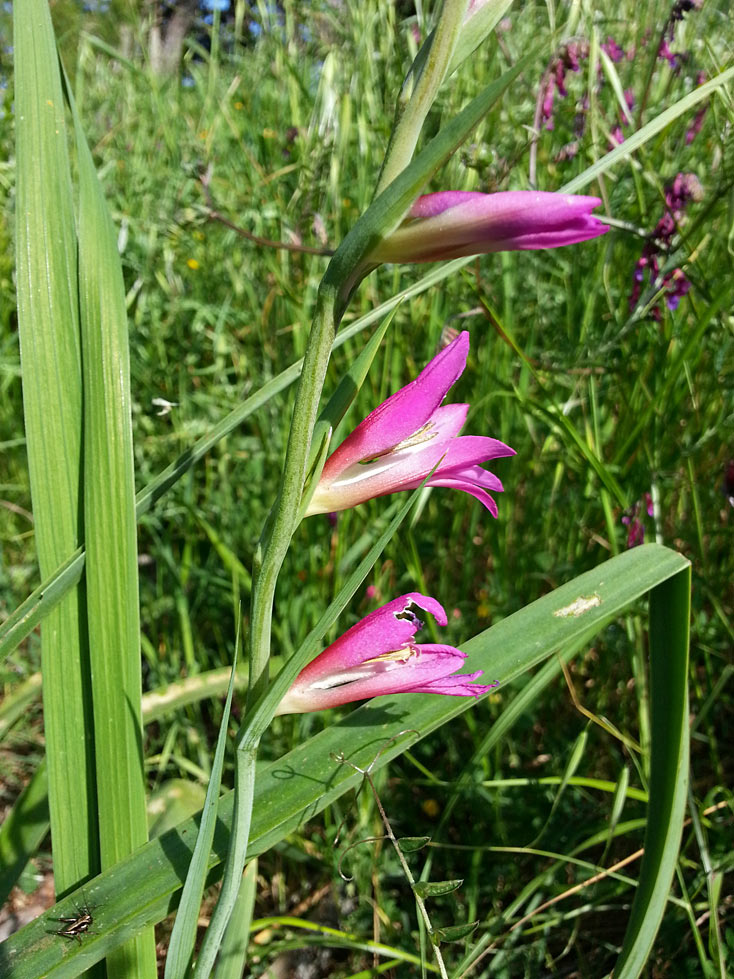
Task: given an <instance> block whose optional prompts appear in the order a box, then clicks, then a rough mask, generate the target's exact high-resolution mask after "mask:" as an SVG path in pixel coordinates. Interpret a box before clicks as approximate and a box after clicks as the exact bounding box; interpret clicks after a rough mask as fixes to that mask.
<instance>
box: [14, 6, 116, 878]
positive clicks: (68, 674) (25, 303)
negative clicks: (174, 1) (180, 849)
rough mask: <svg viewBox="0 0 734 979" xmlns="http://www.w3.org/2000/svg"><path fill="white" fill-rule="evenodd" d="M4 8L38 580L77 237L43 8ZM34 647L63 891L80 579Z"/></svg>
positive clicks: (62, 550)
mask: <svg viewBox="0 0 734 979" xmlns="http://www.w3.org/2000/svg"><path fill="white" fill-rule="evenodd" d="M13 14H14V31H15V35H14V52H15V115H16V132H17V153H16V155H17V206H16V221H17V231H16V243H17V281H18V329H19V334H20V348H21V364H22V369H23V402H24V410H25V425H26V439H27V445H28V466H29V470H30V481H31V495H32V500H33V516H34V522H35V528H36V547H37V551H38V561H39V565H40V570H41V575H42V577H44V578H46V577H47V576H48V575H50V574H52V573H53V572H54V571H55V569H56V568H57V567H58V565H60V564H61V563H62V562H64V561H66V560H67V558H68V557H69V555H70V554H72V553H73V552H74V551H75V550H76V548H77V547H78V546H79V543H80V539H81V536H82V532H81V527H80V505H81V500H80V486H81V452H82V364H81V348H80V339H79V316H78V297H77V260H76V248H77V243H76V233H75V228H74V217H73V210H72V190H71V177H70V167H69V157H68V149H67V131H66V125H65V121H64V101H63V95H62V88H61V78H60V74H59V68H58V62H57V59H56V46H55V42H54V36H53V29H52V27H51V18H50V15H49V11H48V6H47V4H46V3H45V2H44V0H18V2H17V3H16V4H15V5H14V11H13ZM77 580H78V579H77ZM73 584H76V582H74V583H73ZM41 649H42V670H43V677H44V683H43V699H44V724H45V734H46V748H47V757H48V772H49V797H50V808H51V829H52V835H53V847H54V878H55V886H56V890H57V893H59V894H63V893H64V892H65V891H67V890H69V889H70V888H71V887H72V886H74V885H75V884H77V883H78V882H79V881H81V880H84V879H86V878H87V877H88V876H89V875H90V874H94V873H96V872H97V871H98V869H99V861H98V853H97V845H96V839H97V825H96V824H97V819H96V797H95V788H94V757H93V748H92V703H91V689H90V683H89V665H88V646H87V636H86V625H85V623H84V598H83V592H82V588H81V586H79V587H76V588H74V587H73V585H72V587H70V588H69V590H68V591H67V592H66V593H65V596H64V599H63V601H62V602H60V603H59V604H57V605H56V606H55V607H54V609H53V611H52V612H51V614H50V615H49V617H48V618H47V619H46V621H45V622H44V627H43V634H42V646H41Z"/></svg>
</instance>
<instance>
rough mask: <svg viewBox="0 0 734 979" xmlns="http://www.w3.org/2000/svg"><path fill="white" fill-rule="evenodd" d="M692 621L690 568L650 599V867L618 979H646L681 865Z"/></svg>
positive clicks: (647, 846) (647, 838)
mask: <svg viewBox="0 0 734 979" xmlns="http://www.w3.org/2000/svg"><path fill="white" fill-rule="evenodd" d="M690 614H691V569H690V567H688V568H683V569H681V571H680V572H679V573H678V574H677V575H675V576H674V577H673V578H671V579H670V580H668V581H665V582H661V583H660V584H659V585H658V586H657V587H656V588H655V590H654V591H653V593H652V595H651V596H650V699H651V705H650V707H651V714H652V738H651V759H650V802H649V805H648V817H647V830H646V832H645V859H644V860H643V863H642V869H641V872H640V883H639V886H638V888H637V893H636V894H635V900H634V904H633V905H632V911H631V913H630V921H629V925H628V928H627V934H626V936H625V941H624V945H623V947H622V952H621V954H620V958H619V962H618V964H617V967H616V969H615V970H614V977H615V979H636V977H637V976H639V975H640V974H641V973H642V970H643V969H644V967H645V963H646V962H647V959H648V956H649V954H650V950H651V948H652V944H653V941H654V940H655V935H656V934H657V931H658V928H659V927H660V922H661V920H662V917H663V912H664V910H665V904H666V902H667V899H668V892H669V890H670V885H671V882H672V880H673V873H674V871H675V868H676V864H677V862H678V849H679V847H680V839H681V833H682V832H683V819H684V816H685V808H686V797H687V791H688V763H689V744H690V740H689V731H688V723H689V722H688V643H689V629H690V625H689V620H690Z"/></svg>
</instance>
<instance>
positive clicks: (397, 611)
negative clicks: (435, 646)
mask: <svg viewBox="0 0 734 979" xmlns="http://www.w3.org/2000/svg"><path fill="white" fill-rule="evenodd" d="M415 608H420V609H423V610H424V611H426V612H430V613H431V615H433V617H434V618H435V619H436V621H437V622H438V624H439V625H446V623H447V621H448V619H447V618H446V612H445V611H444V609H443V606H442V605H441V603H440V602H437V601H436V599H435V598H430V597H429V596H427V595H421V594H420V593H419V592H409V593H408V594H407V595H402V596H401V597H400V598H395V599H393V601H391V602H388V603H387V605H383V606H382V607H381V608H378V609H375V611H374V612H370V614H369V615H367V616H366V617H365V618H364V619H362V620H361V621H360V622H357V624H356V625H353V626H352V628H351V629H348V630H347V631H346V632H345V633H344V635H342V636H340V637H339V638H338V639H337V640H336V641H335V642H333V643H332V644H331V645H330V646H329V647H328V648H327V649H325V650H324V651H323V653H321V654H320V655H319V656H317V657H316V659H314V660H312V661H311V662H310V663H309V664H308V666H306V667H305V668H304V669H303V670H301V672H300V673H299V674H298V677H297V679H296V681H295V683H296V684H302V683H303V684H306V685H308V684H310V683H313V682H314V681H316V680H319V679H321V678H323V677H325V676H328V675H329V674H330V673H335V672H340V671H343V670H346V669H348V668H350V667H352V666H356V665H358V664H359V663H363V662H364V661H365V660H369V659H374V658H375V657H377V656H382V655H384V654H385V653H391V652H394V651H395V650H398V649H402V648H404V647H406V646H407V644H408V643H410V642H411V640H412V639H413V637H414V636H415V634H416V632H417V631H418V629H419V628H420V627H421V624H422V623H421V622H420V619H418V617H417V615H416V614H415V611H414V609H415ZM294 685H295V684H294Z"/></svg>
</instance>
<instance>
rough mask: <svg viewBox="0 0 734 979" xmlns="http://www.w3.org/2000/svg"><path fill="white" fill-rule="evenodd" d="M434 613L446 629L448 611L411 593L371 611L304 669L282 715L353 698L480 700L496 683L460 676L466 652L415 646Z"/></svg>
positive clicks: (285, 700)
mask: <svg viewBox="0 0 734 979" xmlns="http://www.w3.org/2000/svg"><path fill="white" fill-rule="evenodd" d="M421 610H423V611H425V612H430V613H431V615H433V617H434V618H435V619H436V621H437V622H438V624H439V625H442V626H445V625H446V623H447V621H448V619H447V618H446V612H445V611H444V608H443V606H442V605H441V604H439V602H437V601H436V599H435V598H429V597H428V596H426V595H420V594H419V593H417V592H411V593H410V594H408V595H402V596H401V597H400V598H395V599H393V601H392V602H388V604H387V605H383V606H382V608H378V609H376V610H375V611H374V612H371V613H370V614H369V615H368V616H367V617H366V618H364V619H362V621H361V622H358V623H357V624H356V625H353V626H352V628H351V629H349V630H348V631H347V632H345V633H344V635H343V636H341V637H340V638H339V639H337V640H336V642H333V643H332V644H331V645H330V646H329V647H328V649H325V650H324V652H323V653H321V654H320V655H319V656H317V657H316V659H315V660H313V662H311V663H309V665H308V666H307V667H306V668H305V669H303V670H301V672H300V673H299V674H298V677H297V679H296V680H295V682H294V683H293V685H292V686H291V688H290V690H289V691H288V693H287V694H286V695H285V697H284V698H283V699H282V700H281V702H280V703H279V704H278V709H277V711H276V713H277V714H301V713H304V712H305V711H312V710H326V709H327V708H329V707H338V706H339V705H341V704H348V703H350V702H352V701H354V700H366V699H367V698H369V697H378V696H383V695H384V694H395V693H435V694H444V695H446V696H451V697H479V696H481V695H482V694H483V693H486V692H487V691H488V690H491V689H492V688H493V687H496V686H497V684H496V683H491V684H489V685H483V684H478V683H472V681H473V680H476V679H477V678H478V677H480V676H481V675H482V674H481V671H478V672H476V673H464V674H461V673H459V674H457V673H456V672H455V671H456V670H457V669H460V668H461V665H462V663H463V662H464V660H465V659H466V654H465V653H462V651H461V650H460V649H456V648H455V647H454V646H443V645H438V644H435V643H415V642H413V639H414V638H415V634H416V632H418V630H419V629H421V628H422V625H423V623H422V622H421V620H420V619H419V618H418V614H419V613H420V611H421Z"/></svg>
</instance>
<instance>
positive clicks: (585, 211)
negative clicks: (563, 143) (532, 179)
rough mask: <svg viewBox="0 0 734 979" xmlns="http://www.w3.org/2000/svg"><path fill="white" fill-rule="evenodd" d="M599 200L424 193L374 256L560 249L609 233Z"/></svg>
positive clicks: (408, 258)
mask: <svg viewBox="0 0 734 979" xmlns="http://www.w3.org/2000/svg"><path fill="white" fill-rule="evenodd" d="M599 204H601V201H600V200H599V198H598V197H583V196H581V195H574V194H553V193H546V192H543V191H534V190H509V191H504V192H502V193H499V194H480V193H476V192H474V191H463V190H445V191H441V192H440V193H438V194H424V195H423V197H419V198H418V200H417V201H416V202H415V204H413V206H412V207H411V209H410V211H409V212H408V216H407V217H406V218H405V220H404V221H403V223H402V224H401V225H400V227H399V228H397V229H396V230H395V231H394V232H393V233H392V234H391V235H389V236H388V237H387V238H385V239H384V240H383V241H382V242H380V244H379V245H378V246H377V247H376V248H375V250H374V252H373V253H372V255H371V256H370V258H371V259H374V260H375V261H377V262H435V261H438V260H439V259H449V258H460V257H461V256H463V255H480V254H483V253H485V252H505V251H515V250H521V249H530V248H557V247H558V246H560V245H573V244H575V243H576V242H579V241H587V240H588V239H589V238H596V237H598V236H599V235H603V234H605V233H606V232H607V231H608V230H609V229H608V227H607V225H605V224H602V222H601V221H600V220H599V219H598V218H596V217H594V216H593V215H592V213H591V212H592V210H593V209H594V208H595V207H598V205H599Z"/></svg>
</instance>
